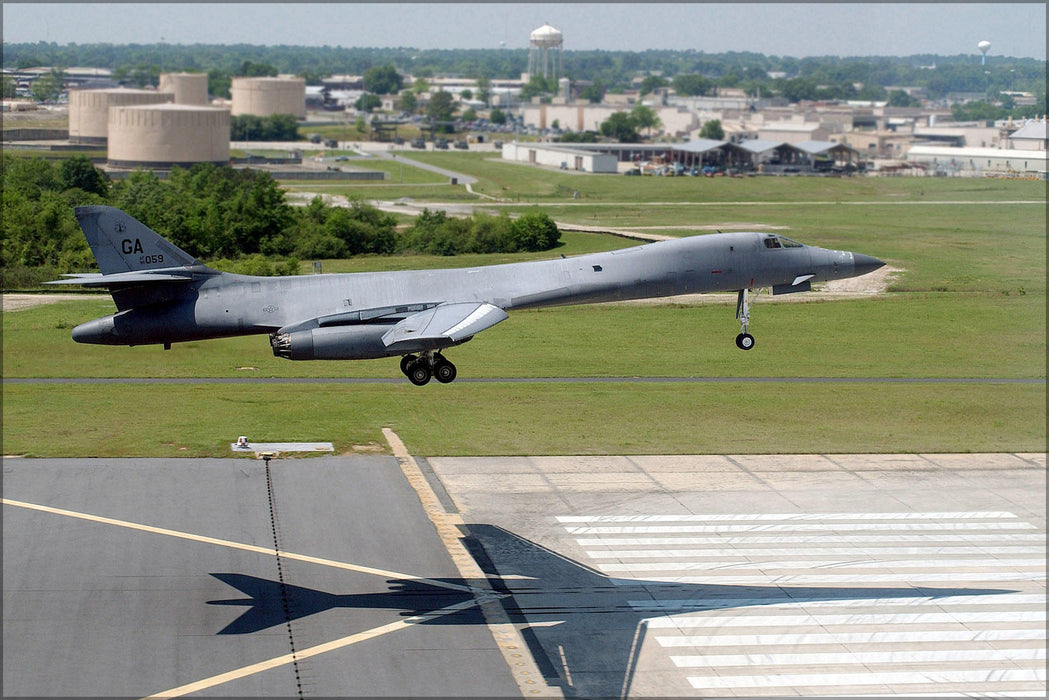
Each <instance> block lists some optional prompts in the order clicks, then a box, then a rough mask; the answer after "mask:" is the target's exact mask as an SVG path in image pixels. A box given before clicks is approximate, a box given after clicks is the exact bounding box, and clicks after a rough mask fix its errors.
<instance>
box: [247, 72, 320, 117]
mask: <svg viewBox="0 0 1049 700" xmlns="http://www.w3.org/2000/svg"><path fill="white" fill-rule="evenodd" d="M230 96H231V97H232V100H233V109H232V114H233V116H235V117H236V116H240V115H241V114H254V115H255V116H258V117H269V116H272V115H274V114H291V115H294V116H296V117H298V118H299V119H302V118H304V117H305V116H306V81H305V80H304V79H303V78H234V79H233V82H232V83H231V85H230Z"/></svg>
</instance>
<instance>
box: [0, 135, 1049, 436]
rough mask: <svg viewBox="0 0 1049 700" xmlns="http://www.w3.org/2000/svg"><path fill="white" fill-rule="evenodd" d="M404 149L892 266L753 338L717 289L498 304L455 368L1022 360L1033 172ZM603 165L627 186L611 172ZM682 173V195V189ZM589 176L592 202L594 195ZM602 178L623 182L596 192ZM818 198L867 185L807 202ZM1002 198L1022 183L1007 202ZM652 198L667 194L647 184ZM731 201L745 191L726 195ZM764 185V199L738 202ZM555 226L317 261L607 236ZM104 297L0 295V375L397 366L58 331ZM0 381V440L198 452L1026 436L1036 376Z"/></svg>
mask: <svg viewBox="0 0 1049 700" xmlns="http://www.w3.org/2000/svg"><path fill="white" fill-rule="evenodd" d="M422 155H423V154H417V156H422ZM425 157H427V158H430V157H433V158H435V159H439V160H441V164H442V165H445V166H446V167H451V168H453V169H455V168H456V167H461V168H462V169H463V170H467V168H472V170H469V172H472V173H475V174H477V175H478V176H479V177H481V178H482V183H483V186H484V187H489V188H492V187H495V186H496V185H497V184H498V183H499V182H506V183H509V184H508V185H505V186H519V187H524V188H529V187H530V188H535V190H536V192H538V191H539V189H541V188H545V187H548V186H549V187H553V188H554V190H556V188H557V187H558V186H559V183H560V185H563V184H564V183H565V182H569V181H570V182H571V183H574V186H577V187H578V186H581V185H582V183H587V184H586V185H585V187H587V188H590V189H589V190H588V191H587V197H588V199H584V200H582V204H581V205H578V206H571V205H569V200H567V198H566V200H565V201H564V202H560V203H559V202H558V201H557V197H559V196H560V195H556V194H550V195H549V196H545V195H544V196H543V197H545V199H544V198H542V197H540V199H542V203H543V204H545V205H546V207H545V208H544V211H546V212H547V213H550V214H551V215H553V216H554V217H555V218H557V219H559V220H563V221H573V222H575V223H597V224H599V225H605V226H623V227H630V226H646V227H658V228H656V229H654V230H657V231H658V230H662V231H665V232H666V233H669V234H672V235H689V234H691V233H694V232H695V231H688V230H684V229H680V228H674V227H680V226H723V227H724V228H725V229H736V230H738V229H739V228H745V227H746V226H745V225H746V224H755V223H757V224H764V225H768V226H776V227H784V228H783V232H784V233H785V234H786V235H788V236H791V237H793V238H797V239H798V240H801V241H803V242H805V243H811V244H815V245H821V246H827V247H832V248H843V249H848V250H855V251H859V252H863V253H867V254H871V255H875V256H878V257H880V258H882V259H884V260H887V261H888V262H890V263H891V264H892V265H894V266H896V267H899V268H902V269H903V270H904V272H903V273H902V274H901V275H900V276H899V277H898V278H897V280H896V281H895V283H894V285H893V287H892V290H893V291H892V292H890V293H889V294H887V295H883V296H881V297H878V298H868V299H857V300H845V301H826V302H823V301H810V302H803V303H798V302H799V301H801V300H802V299H805V298H807V297H806V295H792V296H789V297H785V298H782V299H780V298H773V299H769V298H768V297H761V298H760V300H759V301H758V302H757V304H756V305H755V306H754V308H753V313H752V324H751V331H752V332H753V333H754V335H755V336H756V338H757V341H758V344H757V347H756V348H755V350H753V351H752V352H749V353H742V352H740V351H739V350H737V349H736V348H735V346H734V344H733V343H732V337H733V336H734V335H735V333H736V332H737V330H738V324H737V323H736V321H735V320H734V319H733V306H732V303H733V301H734V299H733V297H732V296H731V295H715V296H714V297H713V302H712V303H709V304H701V305H696V306H683V305H680V304H674V303H665V304H660V305H655V306H643V307H640V306H628V305H610V306H584V307H570V308H558V309H542V310H535V311H524V312H514V313H512V314H511V318H510V320H508V321H506V322H505V323H503V324H500V325H498V326H497V327H495V328H493V329H492V330H490V331H487V332H485V333H484V334H482V335H480V336H478V337H477V338H476V339H474V340H473V341H471V342H470V343H467V344H466V345H463V346H462V347H460V348H455V349H452V350H449V351H448V356H449V357H450V358H451V359H452V360H453V361H454V362H455V363H456V364H457V365H458V367H459V372H460V376H461V377H464V378H465V377H545V376H566V377H608V376H646V377H674V376H702V377H719V378H725V379H726V380H731V379H734V378H750V377H841V378H865V377H891V378H896V377H899V378H907V379H918V380H920V379H923V378H962V379H964V378H969V377H977V378H991V379H1026V380H1030V379H1036V380H1037V379H1044V378H1045V371H1046V249H1045V235H1046V212H1045V207H1044V200H1045V186H1044V184H1042V183H1026V182H1005V181H998V180H957V179H914V180H904V179H893V180H867V179H851V180H830V179H826V180H824V179H813V178H782V179H768V178H753V179H746V180H728V179H723V178H722V179H690V178H676V179H675V178H618V179H616V178H613V177H596V178H592V179H591V178H586V177H580V176H573V175H565V174H560V173H550V172H548V171H542V172H540V171H537V170H536V169H530V168H525V167H520V166H513V165H509V164H505V163H498V162H490V161H487V160H485V159H484V158H483V157H479V156H476V155H475V154H460V153H453V154H429V153H427V154H425ZM445 159H452V162H447V161H446V160H445ZM537 172H540V174H541V177H537V176H536V174H535V173H537ZM498 178H506V179H505V180H499V179H498ZM515 178H516V180H515ZM623 182H626V183H627V184H630V185H632V186H635V187H637V189H636V191H633V192H624V191H620V190H619V189H618V188H620V187H621V184H620V183H623ZM493 183H494V184H493ZM649 183H651V184H649ZM498 186H500V187H501V186H504V185H498ZM688 188H692V189H691V190H688ZM697 188H702V190H701V191H702V192H703V194H704V198H702V199H700V198H698V197H697V194H696V193H697V192H699V191H700V190H697ZM409 189H410V188H408V187H403V188H401V190H404V191H407V190H409ZM418 189H420V190H424V189H427V188H426V187H425V186H423V187H420V188H418ZM325 191H329V190H325ZM435 191H436V190H435ZM443 191H444V192H445V193H450V192H452V188H448V187H444V188H443ZM689 191H691V193H692V194H691V195H690V196H692V197H693V200H692V201H689V200H688V198H687V193H688V192H689ZM381 196H382V197H383V198H385V197H386V195H385V194H384V195H381ZM598 197H600V198H602V199H603V200H604V203H601V202H595V201H594V200H595V199H597V198H598ZM618 198H623V199H622V200H619V201H629V202H636V204H629V205H627V204H620V205H615V206H609V204H610V203H611V202H613V201H617V199H618ZM836 200H840V201H841V202H875V203H871V204H856V205H853V204H844V203H842V204H815V203H814V202H833V201H836ZM929 200H934V201H952V202H957V201H966V200H975V201H980V202H984V203H982V204H949V205H948V204H933V203H929ZM993 200H1000V201H998V202H996V201H993ZM1017 200H1035V201H1036V202H1038V203H1036V204H1013V203H1008V202H1014V201H1017ZM661 201H670V202H678V203H677V204H672V205H668V206H659V205H656V204H653V203H654V202H661ZM737 201H750V202H751V204H749V205H741V204H729V203H728V202H737ZM776 201H781V202H782V203H781V204H758V203H759V202H776ZM706 202H710V203H706ZM904 202H913V203H910V204H905V203H904ZM507 208H508V209H510V210H518V209H523V208H524V205H521V206H520V207H519V206H517V205H514V206H510V207H507ZM563 242H564V245H563V246H562V247H560V248H558V249H556V250H554V251H550V252H547V253H543V254H536V255H533V256H464V257H460V258H442V257H434V256H405V257H393V258H386V257H364V258H358V259H354V260H349V261H325V263H324V270H325V272H336V271H339V272H344V271H345V272H350V271H354V272H356V271H367V270H378V269H413V268H433V267H449V266H465V265H480V264H491V263H498V262H508V261H512V260H523V259H529V258H536V257H553V256H556V255H558V254H561V253H564V254H567V255H574V254H579V253H584V252H591V251H595V250H605V249H611V248H614V247H622V246H624V245H630V244H631V242H629V241H625V240H623V239H619V238H612V237H605V236H598V235H593V234H577V233H566V234H565V235H564V237H563ZM112 311H113V305H112V302H111V301H109V299H108V297H104V296H93V297H92V296H88V297H85V299H84V300H80V301H74V302H67V303H61V304H56V305H53V306H48V307H42V308H38V309H32V310H27V311H19V312H15V313H8V314H4V317H3V332H4V335H3V339H4V345H3V359H4V376H5V377H63V376H65V377H240V376H264V377H287V378H302V377H306V378H310V377H314V378H319V377H329V376H337V377H391V378H397V377H399V376H400V375H399V372H398V370H397V363H396V362H395V360H392V359H387V360H372V361H364V362H333V363H324V362H314V363H310V362H289V361H286V360H279V359H277V358H274V357H273V356H272V354H271V353H270V349H269V344H268V342H267V339H266V338H265V336H255V337H248V338H235V339H225V340H215V341H205V342H197V343H184V344H176V345H175V347H174V348H173V349H172V350H171V351H164V350H162V349H160V348H159V347H155V346H149V347H136V348H123V347H99V346H82V345H77V344H76V343H74V342H72V340H71V339H70V337H69V332H70V330H71V328H72V327H73V326H74V325H76V324H78V323H81V322H83V321H85V320H88V319H90V318H94V317H97V316H101V315H105V314H107V313H111V312H112ZM3 391H4V394H3V398H4V408H3V410H4V414H3V417H4V450H5V452H6V453H8V454H10V453H28V454H34V455H48V456H74V455H79V456H88V455H143V456H146V455H216V456H218V455H224V454H227V450H228V444H227V443H229V442H230V441H232V440H233V439H235V437H236V436H237V435H244V434H248V435H251V436H253V437H256V438H257V439H274V440H332V441H334V442H335V443H336V445H337V447H338V448H339V449H340V451H341V450H346V449H349V446H350V445H352V444H361V443H368V442H379V443H382V438H381V433H380V429H381V428H382V427H383V426H392V427H394V429H396V430H397V431H398V433H399V434H400V435H401V437H402V438H403V439H404V440H405V441H406V443H407V445H408V447H409V449H411V450H412V451H414V452H415V453H417V454H427V455H437V454H557V453H586V454H603V453H613V454H614V453H628V454H629V453H660V452H665V453H704V452H728V453H740V452H766V453H774V452H866V451H870V452H897V451H930V452H940V451H988V450H989V451H997V450H1005V451H1012V450H1016V451H1043V450H1044V449H1045V420H1046V391H1045V384H1044V382H1036V383H1034V384H1016V383H957V384H944V383H931V382H920V381H919V382H916V383H902V384H901V383H889V384H885V383H869V384H868V383H862V382H861V383H853V382H850V383H832V384H820V383H791V382H770V383H735V382H732V381H726V382H723V383H715V384H707V383H702V384H696V383H687V384H678V383H675V384H598V383H586V382H584V383H580V384H509V383H495V384H468V383H457V384H452V385H450V386H443V385H434V386H428V387H424V388H417V387H413V386H410V385H408V384H407V383H406V382H404V383H401V384H396V385H344V384H336V385H333V384H277V385H272V384H265V385H193V386H183V385H131V384H117V385H94V386H92V385H13V384H5V385H4V389H3ZM85 410H89V411H90V415H87V416H85V415H84V414H85ZM183 448H184V449H183Z"/></svg>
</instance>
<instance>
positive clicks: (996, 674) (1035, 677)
mask: <svg viewBox="0 0 1049 700" xmlns="http://www.w3.org/2000/svg"><path fill="white" fill-rule="evenodd" d="M1016 681H1033V682H1037V681H1042V682H1044V681H1045V670H1044V669H1010V670H1004V671H1003V670H999V669H994V668H987V669H975V670H967V671H910V672H907V671H893V672H883V673H835V674H821V673H806V674H789V673H784V674H774V675H769V676H714V677H711V676H698V677H697V676H690V677H689V679H688V682H689V683H691V684H692V687H693V688H697V689H713V688H782V687H797V686H802V687H804V686H825V685H835V686H863V685H887V686H890V687H896V686H901V685H925V684H934V683H1010V682H1016Z"/></svg>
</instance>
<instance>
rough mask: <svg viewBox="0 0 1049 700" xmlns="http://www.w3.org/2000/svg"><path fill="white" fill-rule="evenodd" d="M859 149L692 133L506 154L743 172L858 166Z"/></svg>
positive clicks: (506, 150)
mask: <svg viewBox="0 0 1049 700" xmlns="http://www.w3.org/2000/svg"><path fill="white" fill-rule="evenodd" d="M859 156H860V154H859V151H857V150H856V149H854V148H851V147H849V146H847V145H845V144H840V143H835V142H832V141H805V142H802V143H799V144H796V145H795V144H790V143H786V142H781V141H767V140H760V139H751V140H746V141H741V142H739V143H732V142H730V141H719V140H713V139H693V140H691V141H688V142H685V143H655V144H642V143H598V144H593V143H570V144H567V143H566V144H562V143H529V142H516V141H514V142H511V143H504V144H503V159H504V160H510V161H514V162H518V163H531V164H534V165H545V166H550V167H555V168H561V169H563V170H573V171H578V172H590V173H615V172H619V170H620V164H624V163H630V164H633V165H636V164H637V163H638V162H640V161H650V160H653V159H654V158H656V157H658V158H661V159H662V161H663V163H667V164H673V163H679V164H680V165H681V166H682V167H683V168H685V169H686V170H689V169H692V168H696V169H701V168H703V167H706V166H711V167H715V168H723V169H731V170H735V171H738V172H761V173H768V174H775V173H779V172H797V173H812V172H819V171H820V168H821V167H824V166H834V167H838V168H849V167H857V166H858V163H859V159H860V158H859Z"/></svg>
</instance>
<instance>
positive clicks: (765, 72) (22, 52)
mask: <svg viewBox="0 0 1049 700" xmlns="http://www.w3.org/2000/svg"><path fill="white" fill-rule="evenodd" d="M3 49H4V50H3V61H4V68H8V69H11V68H28V67H32V66H55V67H62V66H96V67H100V68H109V69H111V70H113V71H114V77H115V78H116V79H118V80H125V81H128V82H129V84H139V83H140V84H143V85H144V84H153V85H155V84H156V81H157V79H158V76H159V74H160V72H161V71H162V70H163V71H173V70H188V71H199V72H205V73H208V75H209V90H211V91H212V94H214V95H217V96H228V94H229V93H228V90H229V80H230V78H231V77H232V76H242V75H276V74H277V73H278V72H279V73H290V74H295V75H299V76H302V77H304V78H305V79H306V81H307V83H308V84H311V85H316V84H319V83H320V79H321V78H323V77H326V76H330V75H336V74H352V75H366V73H367V71H369V70H371V69H377V68H383V67H386V66H394V67H396V70H397V71H398V72H399V73H401V74H404V73H411V74H412V75H413V76H414V77H416V78H420V77H421V78H429V77H433V76H436V75H460V76H464V77H468V78H478V79H482V78H483V79H488V80H491V79H496V78H503V79H505V78H516V77H517V76H519V75H520V74H521V73H522V72H525V71H526V70H527V68H528V50H527V49H455V50H442V49H412V48H407V47H398V48H360V47H349V48H344V47H338V46H336V47H332V46H322V47H308V46H252V45H248V44H234V45H214V44H187V45H181V44H128V45H113V44H69V45H58V44H56V43H54V42H50V43H47V42H37V43H6V42H5V43H4V46H3ZM563 66H564V73H565V75H566V76H567V77H569V78H571V79H573V80H577V81H586V82H587V83H590V85H588V86H587V88H586V91H587V94H586V95H584V96H583V99H587V98H590V99H593V96H594V95H596V94H599V93H602V92H622V91H623V90H627V89H630V88H632V87H636V85H635V84H634V80H635V78H639V77H644V76H648V77H650V78H660V79H664V80H667V81H671V82H673V81H675V79H677V78H682V77H683V76H689V77H688V78H687V79H686V78H682V81H681V83H682V84H681V88H682V89H683V90H684V91H685V93H686V94H704V92H707V91H710V90H712V89H714V88H716V87H723V88H725V87H730V88H742V89H744V90H746V91H747V92H748V93H752V94H753V93H756V92H757V91H758V90H760V91H761V94H762V95H766V96H773V95H779V96H783V97H787V99H791V98H795V100H796V99H884V98H882V97H873V98H872V97H867V96H866V95H865V94H864V92H863V91H864V90H865V89H870V90H875V92H877V90H876V89H878V88H881V89H884V88H886V87H889V86H904V85H905V86H915V87H922V88H925V89H926V91H927V92H928V94H929V96H930V97H931V98H933V99H939V98H942V97H944V96H945V95H947V94H948V93H951V92H970V93H971V92H979V93H983V94H985V95H986V96H987V97H988V98H989V99H991V100H997V99H998V95H999V94H1000V93H1001V92H1002V91H1026V92H1031V93H1033V94H1035V95H1036V97H1037V98H1038V101H1039V102H1040V103H1041V104H1043V105H1044V103H1045V92H1046V62H1045V61H1041V60H1037V59H1031V58H1011V57H1005V56H1000V57H999V56H996V57H994V58H993V59H992V60H991V61H990V62H989V63H988V65H986V66H982V65H980V61H979V57H978V56H975V55H971V54H969V55H967V54H962V55H956V56H935V55H915V56H905V57H889V56H846V57H841V56H811V57H806V58H794V57H790V56H767V55H764V54H759V53H753V52H738V51H734V52H725V53H705V52H703V51H694V50H664V49H651V50H646V51H597V50H594V51H573V50H566V51H565V52H564V53H563ZM933 66H935V67H934V68H933ZM770 74H772V75H777V74H782V76H783V77H775V78H774V77H770ZM799 81H800V82H799ZM856 84H861V85H862V86H863V87H862V88H858V89H857V88H856V87H855V85H856ZM675 87H677V86H675ZM399 88H400V86H398V89H399ZM369 91H370V92H373V91H372V90H369ZM857 93H858V94H859V97H856V96H855V95H856V94H857Z"/></svg>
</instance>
